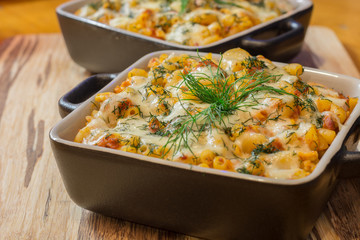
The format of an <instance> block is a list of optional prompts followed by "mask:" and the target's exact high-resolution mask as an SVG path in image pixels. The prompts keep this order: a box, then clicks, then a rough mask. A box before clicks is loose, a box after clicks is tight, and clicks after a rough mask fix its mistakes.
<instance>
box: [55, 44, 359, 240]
mask: <svg viewBox="0 0 360 240" xmlns="http://www.w3.org/2000/svg"><path fill="white" fill-rule="evenodd" d="M172 52H173V51H160V52H154V53H151V54H148V55H146V56H144V57H143V58H141V59H140V60H138V61H137V62H136V63H134V64H133V65H131V66H130V67H129V68H127V69H126V70H125V71H123V72H122V73H120V74H118V75H117V76H116V77H115V75H111V74H109V75H107V74H103V75H95V76H93V77H90V78H89V79H87V80H85V81H84V82H83V83H81V84H80V85H78V86H77V87H76V88H74V89H73V90H71V91H70V92H69V93H68V94H66V95H64V97H63V98H61V99H60V101H59V104H60V106H61V113H62V115H63V116H65V115H66V114H67V111H70V110H71V109H75V108H76V109H75V110H73V111H72V112H71V113H70V114H68V115H67V116H66V117H65V118H64V119H62V120H61V121H60V122H59V123H57V124H56V126H55V127H54V128H52V130H51V131H50V140H51V146H52V149H53V153H54V155H55V159H56V162H57V166H58V168H59V171H60V173H61V176H62V179H63V182H64V185H65V188H66V190H67V192H68V194H69V196H70V197H71V199H72V200H73V201H74V202H75V203H76V204H78V205H79V206H81V207H83V208H85V209H88V210H91V211H93V212H97V213H100V214H104V215H107V216H113V217H117V218H122V219H125V220H128V221H132V222H137V223H141V224H145V225H149V226H153V227H157V228H161V229H167V230H171V231H176V232H181V233H184V234H188V235H192V236H197V237H201V238H205V239H277V240H280V239H287V240H288V239H305V238H306V237H307V236H308V234H309V232H310V231H311V229H312V227H313V225H314V223H315V221H316V220H317V218H318V217H319V215H320V213H321V212H322V210H323V208H324V206H325V205H326V202H327V199H328V198H329V196H330V194H331V192H332V190H333V188H334V186H335V183H336V180H337V178H338V177H339V172H341V173H344V174H345V175H348V176H350V175H353V174H358V175H359V173H358V172H359V170H360V155H359V152H351V151H350V150H351V149H349V147H348V146H350V145H351V144H352V143H354V142H355V141H353V140H351V139H349V136H350V133H356V132H357V130H358V129H359V126H358V125H359V124H360V121H357V119H358V118H359V115H360V106H359V104H358V105H357V106H356V107H355V109H354V110H353V112H352V114H351V115H350V116H349V118H348V120H347V121H346V123H345V124H344V126H343V128H342V129H341V131H340V132H339V133H338V135H337V136H336V138H335V140H334V141H333V143H332V144H331V146H330V147H329V149H328V150H327V152H326V153H325V154H324V156H323V157H322V158H321V160H320V162H319V163H318V165H317V167H316V169H315V170H314V172H313V173H311V174H310V175H309V176H307V177H305V178H302V179H297V180H279V179H270V178H265V177H258V176H252V175H247V174H241V173H235V172H228V171H220V170H215V169H208V168H201V167H197V166H191V165H188V164H183V163H176V162H171V161H165V160H161V159H157V158H153V157H147V156H144V155H138V154H134V153H129V152H123V151H119V150H113V149H109V148H103V147H98V146H90V145H85V144H80V143H75V142H73V139H74V137H75V135H76V133H77V131H78V130H79V129H80V128H81V127H82V126H84V124H85V116H86V115H88V114H89V113H90V111H91V105H92V104H91V101H92V100H93V98H94V96H91V97H89V95H87V94H88V93H91V94H94V93H95V92H96V91H97V90H96V89H98V88H99V87H100V88H101V86H103V85H105V83H108V84H106V86H105V87H104V88H102V89H101V90H100V92H106V91H112V90H113V89H114V87H115V86H116V85H119V84H121V82H122V81H124V80H125V79H126V78H127V74H128V72H129V71H130V70H131V69H132V68H134V67H136V68H146V65H147V63H148V61H149V60H150V59H151V58H152V57H155V56H160V55H161V54H162V53H166V54H171V53H172ZM176 53H184V52H183V51H181V52H176ZM185 53H188V54H191V55H195V54H196V53H193V52H185ZM215 56H216V55H215ZM279 65H281V64H279ZM114 77H115V78H114ZM113 78H114V79H113ZM111 79H113V80H112V81H110V82H109V81H108V80H111ZM302 79H303V80H305V81H312V82H318V83H322V84H325V85H327V86H329V87H331V88H334V89H336V90H338V91H340V92H342V93H343V94H344V95H349V96H353V97H359V93H360V80H358V79H355V78H352V77H347V76H344V75H339V74H334V73H329V72H324V71H319V70H316V69H311V68H306V69H305V72H304V74H303V76H302ZM84 99H87V100H86V101H85V102H84V103H82V104H79V102H82V101H83V100H84ZM351 136H352V138H353V139H356V138H357V136H355V137H354V136H353V135H351ZM350 140H351V141H350ZM346 142H347V143H348V144H345V143H346Z"/></svg>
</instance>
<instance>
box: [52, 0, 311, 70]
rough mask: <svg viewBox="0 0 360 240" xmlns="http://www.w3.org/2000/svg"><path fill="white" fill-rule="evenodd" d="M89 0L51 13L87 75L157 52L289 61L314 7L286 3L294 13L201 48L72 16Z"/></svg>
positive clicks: (300, 1) (304, 1)
mask: <svg viewBox="0 0 360 240" xmlns="http://www.w3.org/2000/svg"><path fill="white" fill-rule="evenodd" d="M90 2H94V0H74V1H70V2H68V3H64V4H63V5H61V6H59V7H58V8H57V9H56V13H57V17H58V20H59V24H60V27H61V31H62V34H63V37H64V40H65V43H66V46H67V49H68V51H69V53H70V56H71V58H72V59H73V60H74V61H75V62H76V63H77V64H79V65H81V66H82V67H84V68H86V69H87V70H89V71H90V72H94V73H100V72H120V71H122V70H124V69H125V68H126V67H128V66H129V63H132V62H135V61H136V60H137V59H139V58H140V57H142V56H144V55H145V54H148V53H150V52H153V51H160V50H170V49H174V50H188V51H189V50H190V51H195V50H199V51H202V52H214V53H221V52H224V51H225V50H227V49H230V48H235V47H241V48H244V49H246V50H247V51H249V52H250V53H251V54H252V55H257V54H262V55H264V56H265V57H267V58H269V59H272V60H274V61H285V60H288V59H290V58H292V57H294V56H295V55H296V54H297V53H298V52H299V51H300V50H301V46H302V43H303V41H304V37H305V33H306V29H307V27H308V25H309V21H310V17H311V13H312V9H313V3H312V2H311V1H310V0H289V2H290V3H291V4H292V5H293V6H294V10H293V11H291V12H288V13H286V14H284V15H281V16H279V17H277V18H275V19H273V20H271V21H268V22H266V23H262V24H259V25H256V26H254V27H252V28H250V29H248V30H245V31H243V32H240V33H238V34H235V35H232V36H229V37H227V38H224V39H222V40H220V41H217V42H214V43H212V44H209V45H206V46H198V47H196V46H184V45H180V44H175V43H170V42H167V41H164V40H160V39H156V38H152V37H147V36H144V35H141V34H138V33H134V32H130V31H126V30H123V29H118V28H113V27H110V26H108V25H106V24H102V23H99V22H96V21H93V20H89V19H85V18H81V17H78V16H76V15H74V12H75V11H76V10H77V9H79V8H80V7H81V6H83V5H85V4H87V3H90Z"/></svg>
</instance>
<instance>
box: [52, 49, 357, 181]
mask: <svg viewBox="0 0 360 240" xmlns="http://www.w3.org/2000/svg"><path fill="white" fill-rule="evenodd" d="M164 53H165V54H172V53H174V54H191V55H195V54H200V55H201V56H204V55H206V54H207V52H193V51H182V50H162V51H155V52H152V53H149V54H146V55H144V56H143V57H141V58H140V59H138V60H137V61H136V62H135V63H133V64H131V65H130V66H129V67H128V68H126V69H125V70H123V71H122V72H120V73H119V74H118V75H117V76H116V77H115V78H114V79H113V80H112V81H111V82H109V83H108V84H107V85H106V86H104V87H103V88H102V89H100V90H99V91H98V92H97V93H99V92H104V91H109V90H110V91H112V90H113V88H114V87H115V86H114V85H115V84H116V85H118V84H120V82H121V81H125V80H126V77H127V73H128V72H129V71H130V70H131V69H133V68H135V67H138V66H139V65H143V64H145V63H147V62H148V61H149V60H150V59H151V58H152V57H155V56H160V55H161V54H164ZM213 56H215V57H219V56H220V55H219V54H215V53H213ZM273 63H274V64H275V65H277V66H280V67H281V66H283V65H286V64H287V63H281V62H275V61H274V62H273ZM304 74H309V76H314V75H321V76H325V77H328V78H329V79H339V80H340V79H342V80H346V81H348V83H351V84H352V85H351V86H353V85H354V86H356V87H357V90H358V92H359V93H358V95H355V96H352V97H358V98H360V79H357V78H355V77H351V76H346V75H343V74H338V73H333V72H329V71H325V70H319V69H315V68H310V67H304ZM325 82H327V83H331V82H330V80H325ZM339 85H342V84H340V83H339ZM342 90H344V89H342ZM338 92H341V90H340V91H339V90H338ZM97 93H95V94H94V95H92V96H91V97H89V98H88V99H87V100H86V101H84V102H83V103H82V104H81V105H80V106H79V107H78V108H76V109H75V110H74V111H72V112H71V113H69V114H68V115H67V116H66V117H65V118H63V119H61V120H60V121H58V122H57V123H56V124H55V125H54V126H53V127H52V128H51V130H50V132H49V137H50V139H51V140H52V141H54V142H57V143H60V144H63V145H67V146H69V147H76V148H82V149H88V150H92V151H97V152H105V153H110V154H115V155H119V156H125V157H129V158H134V159H137V160H144V161H147V162H151V163H156V164H161V165H165V166H169V167H176V168H181V169H184V170H190V171H196V172H200V173H204V174H213V175H219V176H222V177H231V178H236V179H241V180H250V181H255V182H261V183H268V184H275V185H300V184H306V183H308V182H311V181H312V180H314V179H316V178H317V177H319V176H320V175H321V174H322V173H323V172H324V170H325V168H326V167H327V166H328V165H329V164H330V162H331V160H332V159H333V157H334V156H335V155H336V153H337V152H338V151H339V150H340V149H341V148H342V146H343V145H344V140H345V138H346V136H347V135H348V133H349V131H350V129H351V127H352V126H353V125H354V123H355V121H356V120H357V119H358V118H359V116H360V102H359V103H358V104H357V105H356V106H355V108H354V109H353V111H352V113H351V114H350V116H349V118H348V119H347V120H346V122H345V123H344V124H343V126H342V129H341V130H340V131H339V132H338V133H337V135H336V137H335V139H334V141H333V142H332V143H331V145H330V147H329V148H328V149H327V150H326V152H325V154H324V155H323V156H322V157H321V159H320V160H319V163H318V164H317V166H316V168H315V169H314V171H313V172H312V173H311V174H309V175H308V176H306V177H303V178H300V179H275V178H270V177H262V176H254V175H249V174H244V173H238V172H230V171H226V170H218V169H212V168H203V167H199V166H194V165H191V164H186V163H179V162H173V161H167V160H164V159H161V158H155V157H149V156H145V155H141V154H137V153H130V152H125V151H121V150H116V149H111V148H105V147H100V146H92V145H87V144H83V143H76V142H74V141H71V140H66V139H63V138H61V137H60V133H61V132H60V130H61V128H62V126H65V127H66V126H67V125H68V124H71V123H72V121H71V120H72V119H73V118H75V119H76V121H83V119H79V117H80V116H78V115H80V113H78V112H80V111H85V110H86V108H88V107H89V106H90V104H91V102H92V101H93V98H94V96H95V95H96V94H97ZM69 126H70V125H69ZM99 160H100V159H99Z"/></svg>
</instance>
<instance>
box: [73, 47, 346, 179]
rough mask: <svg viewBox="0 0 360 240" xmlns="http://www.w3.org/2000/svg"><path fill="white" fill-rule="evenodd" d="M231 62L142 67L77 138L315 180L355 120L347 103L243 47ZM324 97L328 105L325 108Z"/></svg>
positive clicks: (181, 59)
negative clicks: (348, 120)
mask: <svg viewBox="0 0 360 240" xmlns="http://www.w3.org/2000/svg"><path fill="white" fill-rule="evenodd" d="M230 53H231V54H230ZM236 56H238V58H237V57H236ZM239 56H240V57H239ZM223 63H224V64H223V65H222V66H225V68H224V69H221V68H220V67H219V66H218V64H219V62H217V60H216V59H212V58H211V56H207V59H205V58H200V57H192V58H191V57H188V56H187V55H181V56H178V55H175V54H171V55H162V56H160V57H159V58H154V59H152V60H151V61H150V63H149V66H151V68H150V69H148V71H147V72H145V71H143V70H139V69H133V70H132V71H131V72H130V73H129V77H128V79H127V80H126V81H125V82H124V83H123V84H122V85H121V86H120V90H116V92H114V93H102V94H100V95H99V96H97V98H95V99H99V101H100V102H101V105H100V108H99V109H98V110H97V111H95V112H93V114H92V115H91V116H89V117H88V118H87V120H88V123H87V125H86V126H85V127H84V128H83V129H81V130H80V131H79V133H78V136H77V137H76V140H77V141H80V142H83V143H85V144H91V145H99V146H105V147H111V148H116V149H119V150H124V151H132V152H137V153H140V154H145V155H148V156H155V157H160V158H164V159H167V160H171V161H178V162H183V163H188V164H192V165H200V166H208V167H213V168H218V169H222V170H228V171H236V172H239V173H247V174H254V175H260V176H266V177H271V178H286V179H291V178H300V177H304V176H307V175H308V174H310V173H311V172H312V171H313V170H314V168H315V167H316V164H317V163H318V161H319V159H320V158H321V155H322V154H323V153H324V152H325V150H326V149H327V148H328V147H329V143H331V141H332V140H333V137H334V134H333V133H335V132H336V131H337V130H338V129H339V128H341V126H342V124H343V120H341V119H342V118H343V116H342V114H343V113H345V116H348V115H349V113H350V112H349V109H348V98H345V97H343V96H342V95H341V94H339V93H337V92H336V91H334V90H332V89H329V88H326V87H325V86H322V85H321V86H320V85H317V84H310V85H309V84H307V83H305V82H302V81H301V80H300V79H299V78H298V77H297V76H294V75H290V74H289V73H287V72H286V71H285V70H284V69H286V68H284V69H282V68H278V67H276V66H275V65H274V64H272V63H271V62H270V61H268V60H266V59H264V58H263V57H255V58H254V57H251V56H250V55H248V54H245V55H244V52H243V50H240V49H238V50H237V49H235V50H230V51H229V52H226V53H224V58H223ZM234 68H238V69H237V71H235V72H233V70H232V69H234ZM179 71H180V72H181V74H182V75H178V74H176V73H179ZM146 75H147V76H146ZM179 76H180V77H179ZM234 76H238V77H234ZM191 79H193V80H194V82H191ZM125 83H127V84H126V85H125ZM169 83H171V84H169ZM224 93H226V94H224ZM243 94H245V95H244V96H245V97H243V98H241V100H236V99H240V97H241V96H243ZM319 99H328V100H329V101H328V102H326V101H325V102H326V104H328V105H326V107H324V106H320V107H322V108H323V109H325V110H324V111H323V112H319V110H318V105H317V104H320V103H319V102H318V100H319ZM231 101H233V103H234V105H231V106H233V108H231V107H227V106H229V105H227V104H228V103H229V102H231ZM79 139H80V140H79ZM134 139H135V140H134ZM144 149H145V150H144ZM216 156H217V157H216Z"/></svg>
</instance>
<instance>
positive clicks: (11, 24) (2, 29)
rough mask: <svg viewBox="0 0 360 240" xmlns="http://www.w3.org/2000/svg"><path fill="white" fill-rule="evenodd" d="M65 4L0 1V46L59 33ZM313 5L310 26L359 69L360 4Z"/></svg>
mask: <svg viewBox="0 0 360 240" xmlns="http://www.w3.org/2000/svg"><path fill="white" fill-rule="evenodd" d="M64 2H67V0H0V43H1V42H2V41H3V40H4V39H6V38H9V37H12V36H14V35H18V34H34V33H59V32H60V28H59V25H58V22H57V18H56V14H55V9H56V7H57V6H59V5H60V4H62V3H64ZM313 3H314V11H313V14H312V19H311V23H310V25H319V26H325V27H328V28H331V29H332V30H333V31H334V32H335V33H336V35H337V36H338V38H339V39H340V41H341V42H342V44H343V45H344V47H345V48H346V50H347V51H348V53H349V55H350V56H351V58H352V60H353V61H354V63H355V65H356V67H357V68H358V69H360V14H359V12H360V1H359V0H341V1H340V0H313ZM324 41H326V39H324Z"/></svg>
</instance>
